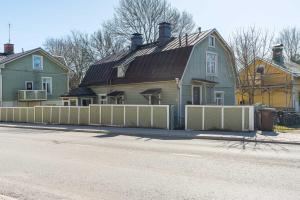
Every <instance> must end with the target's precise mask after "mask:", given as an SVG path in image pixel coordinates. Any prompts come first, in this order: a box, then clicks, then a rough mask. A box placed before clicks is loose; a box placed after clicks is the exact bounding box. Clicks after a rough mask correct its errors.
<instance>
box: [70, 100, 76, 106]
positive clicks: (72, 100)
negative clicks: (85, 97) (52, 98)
mask: <svg viewBox="0 0 300 200" xmlns="http://www.w3.org/2000/svg"><path fill="white" fill-rule="evenodd" d="M71 101H76V105H75V106H78V99H69V106H71Z"/></svg>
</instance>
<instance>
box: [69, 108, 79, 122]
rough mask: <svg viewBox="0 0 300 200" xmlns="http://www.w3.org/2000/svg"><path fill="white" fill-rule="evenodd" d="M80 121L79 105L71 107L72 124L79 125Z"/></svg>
mask: <svg viewBox="0 0 300 200" xmlns="http://www.w3.org/2000/svg"><path fill="white" fill-rule="evenodd" d="M78 121H79V107H70V124H72V125H78V124H79V123H78Z"/></svg>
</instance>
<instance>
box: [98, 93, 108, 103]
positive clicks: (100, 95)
mask: <svg viewBox="0 0 300 200" xmlns="http://www.w3.org/2000/svg"><path fill="white" fill-rule="evenodd" d="M103 96H105V102H106V103H102V102H101V101H102V98H101V97H103ZM98 103H99V104H108V97H107V94H98Z"/></svg>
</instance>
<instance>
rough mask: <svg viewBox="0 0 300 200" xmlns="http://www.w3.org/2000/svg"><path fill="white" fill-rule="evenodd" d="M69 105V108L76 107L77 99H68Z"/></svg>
mask: <svg viewBox="0 0 300 200" xmlns="http://www.w3.org/2000/svg"><path fill="white" fill-rule="evenodd" d="M69 105H70V106H78V104H77V99H70V103H69Z"/></svg>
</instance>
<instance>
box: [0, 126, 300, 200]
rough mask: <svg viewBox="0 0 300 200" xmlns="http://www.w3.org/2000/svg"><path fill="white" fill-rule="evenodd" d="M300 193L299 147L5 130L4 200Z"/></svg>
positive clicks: (0, 142) (0, 131)
mask: <svg viewBox="0 0 300 200" xmlns="http://www.w3.org/2000/svg"><path fill="white" fill-rule="evenodd" d="M6 197H7V198H8V197H9V199H20V200H25V199H26V200H32V199H43V200H50V199H51V200H52V199H74V200H77V199H91V200H94V199H95V200H99V199H101V200H102V199H104V200H105V199H109V200H112V199H122V200H123V199H130V200H141V199H167V200H171V199H172V200H173V199H180V200H181V199H195V200H196V199H197V200H198V199H208V200H211V199H230V200H232V199H272V200H276V199H280V200H281V199H285V200H288V199H291V200H295V199H299V197H300V146H297V145H281V144H261V143H257V144H255V143H242V142H231V141H212V140H184V139H183V140H178V139H172V138H145V137H131V136H120V135H103V134H93V133H78V132H77V133H76V132H74V133H71V132H58V131H49V130H48V131H41V130H29V129H14V128H0V199H1V198H4V199H5V198H6Z"/></svg>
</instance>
